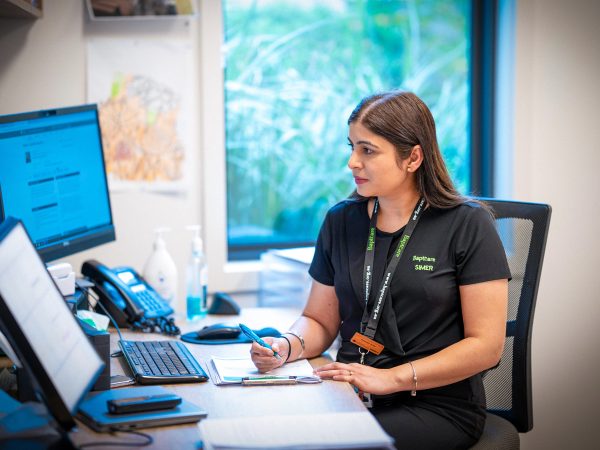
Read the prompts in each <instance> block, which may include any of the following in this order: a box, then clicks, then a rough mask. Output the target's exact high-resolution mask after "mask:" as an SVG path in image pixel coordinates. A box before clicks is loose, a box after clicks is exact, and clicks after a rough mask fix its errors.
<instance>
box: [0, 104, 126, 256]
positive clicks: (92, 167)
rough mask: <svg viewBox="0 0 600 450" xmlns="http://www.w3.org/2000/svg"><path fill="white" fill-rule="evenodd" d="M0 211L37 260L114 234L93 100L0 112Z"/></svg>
mask: <svg viewBox="0 0 600 450" xmlns="http://www.w3.org/2000/svg"><path fill="white" fill-rule="evenodd" d="M8 216H13V217H17V218H19V219H21V220H22V221H23V223H24V224H25V227H26V229H27V231H28V233H29V235H30V236H31V239H32V241H33V243H34V245H35V247H36V249H37V250H38V252H39V254H40V256H41V257H42V259H43V260H44V261H45V262H47V261H52V260H54V259H58V258H62V257H65V256H68V255H71V254H73V253H76V252H79V251H82V250H86V249H88V248H91V247H95V246H97V245H100V244H104V243H106V242H110V241H113V240H115V228H114V225H113V220H112V213H111V207H110V197H109V193H108V184H107V180H106V172H105V165H104V154H103V149H102V138H101V134H100V124H99V121H98V109H97V107H96V105H83V106H76V107H70V108H60V109H50V110H44V111H35V112H27V113H20V114H12V115H6V116H0V220H4V218H5V217H8Z"/></svg>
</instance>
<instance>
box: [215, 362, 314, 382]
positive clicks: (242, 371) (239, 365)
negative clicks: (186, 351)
mask: <svg viewBox="0 0 600 450" xmlns="http://www.w3.org/2000/svg"><path fill="white" fill-rule="evenodd" d="M210 372H211V378H212V380H213V382H214V383H215V384H216V385H217V386H223V385H228V384H237V385H243V386H261V385H262V386H264V385H280V384H297V383H309V384H310V383H320V382H321V379H320V378H319V377H318V376H316V375H314V374H313V368H312V366H311V365H310V364H309V362H308V361H307V360H306V359H300V360H298V361H294V362H291V363H288V364H285V365H283V366H281V367H278V368H277V369H274V370H271V371H270V372H267V373H260V372H259V371H258V369H257V368H256V367H255V366H254V364H253V363H252V360H251V359H250V358H221V357H216V356H213V357H212V359H211V363H210Z"/></svg>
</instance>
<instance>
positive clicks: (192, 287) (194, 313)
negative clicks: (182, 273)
mask: <svg viewBox="0 0 600 450" xmlns="http://www.w3.org/2000/svg"><path fill="white" fill-rule="evenodd" d="M186 229H188V230H190V231H193V232H194V236H193V238H192V253H191V255H190V261H189V263H188V266H187V273H186V284H187V293H186V309H187V318H188V320H197V319H200V318H202V317H204V316H205V315H206V312H207V311H208V305H207V283H208V268H207V266H206V258H205V257H204V249H203V248H202V238H201V237H200V225H189V226H187V227H186Z"/></svg>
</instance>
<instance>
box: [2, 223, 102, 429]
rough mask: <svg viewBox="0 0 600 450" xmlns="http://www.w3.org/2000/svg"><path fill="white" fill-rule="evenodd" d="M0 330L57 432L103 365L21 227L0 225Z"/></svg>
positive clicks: (70, 420) (66, 423) (68, 424)
mask: <svg viewBox="0 0 600 450" xmlns="http://www.w3.org/2000/svg"><path fill="white" fill-rule="evenodd" d="M0 331H2V333H3V334H4V336H5V337H6V339H7V340H8V342H9V344H10V346H11V348H12V350H13V351H14V353H15V354H16V356H17V358H18V360H19V361H20V362H21V364H23V367H24V369H25V370H26V371H27V373H28V375H29V376H30V377H31V379H32V381H33V385H34V389H35V391H36V392H37V393H38V394H39V396H40V397H41V400H43V401H44V403H45V404H46V406H47V408H48V410H49V411H50V413H51V414H52V415H53V416H54V418H55V419H56V421H57V422H58V424H59V425H60V427H61V429H62V430H63V431H65V432H67V431H69V430H70V429H71V428H73V426H75V421H74V419H73V416H74V414H75V413H76V412H77V409H78V406H79V403H80V402H81V400H82V399H83V397H84V395H85V394H87V392H88V391H89V390H90V389H91V387H92V386H93V384H94V382H95V380H96V378H97V377H98V376H99V375H100V373H101V372H102V370H103V368H104V363H103V362H102V360H101V359H100V357H99V356H98V354H97V353H96V350H95V349H94V347H92V344H91V343H90V341H89V340H88V338H87V336H86V335H85V333H84V332H83V330H82V329H81V327H80V326H79V324H78V323H77V321H76V319H75V316H74V315H73V313H72V312H71V310H70V309H69V307H68V306H67V304H66V303H65V301H64V300H63V297H62V296H61V294H60V292H59V290H58V289H57V287H56V285H55V284H54V282H53V280H52V278H51V276H50V274H49V273H48V271H47V270H46V267H45V265H44V263H43V261H42V260H41V258H40V257H39V255H38V253H37V252H36V250H35V248H34V246H33V244H32V242H31V240H30V238H29V237H28V235H27V232H26V230H25V227H24V226H23V224H22V222H20V221H18V220H16V219H14V218H12V217H9V218H7V219H6V220H5V221H4V222H2V223H0Z"/></svg>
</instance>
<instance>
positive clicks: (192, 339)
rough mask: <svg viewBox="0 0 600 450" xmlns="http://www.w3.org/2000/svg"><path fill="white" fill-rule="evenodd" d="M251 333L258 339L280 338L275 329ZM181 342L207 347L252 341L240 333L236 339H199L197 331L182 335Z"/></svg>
mask: <svg viewBox="0 0 600 450" xmlns="http://www.w3.org/2000/svg"><path fill="white" fill-rule="evenodd" d="M252 331H254V332H255V333H256V334H257V335H258V336H259V337H266V336H272V337H279V336H281V333H280V332H279V331H277V330H276V329H275V328H270V327H266V328H261V329H260V330H252ZM181 340H182V341H184V342H187V343H189V344H208V345H217V344H248V343H250V342H252V340H251V339H250V338H248V337H246V335H245V334H244V333H240V335H239V336H238V337H235V338H230V339H199V338H198V332H197V331H193V332H191V333H186V334H182V335H181Z"/></svg>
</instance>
